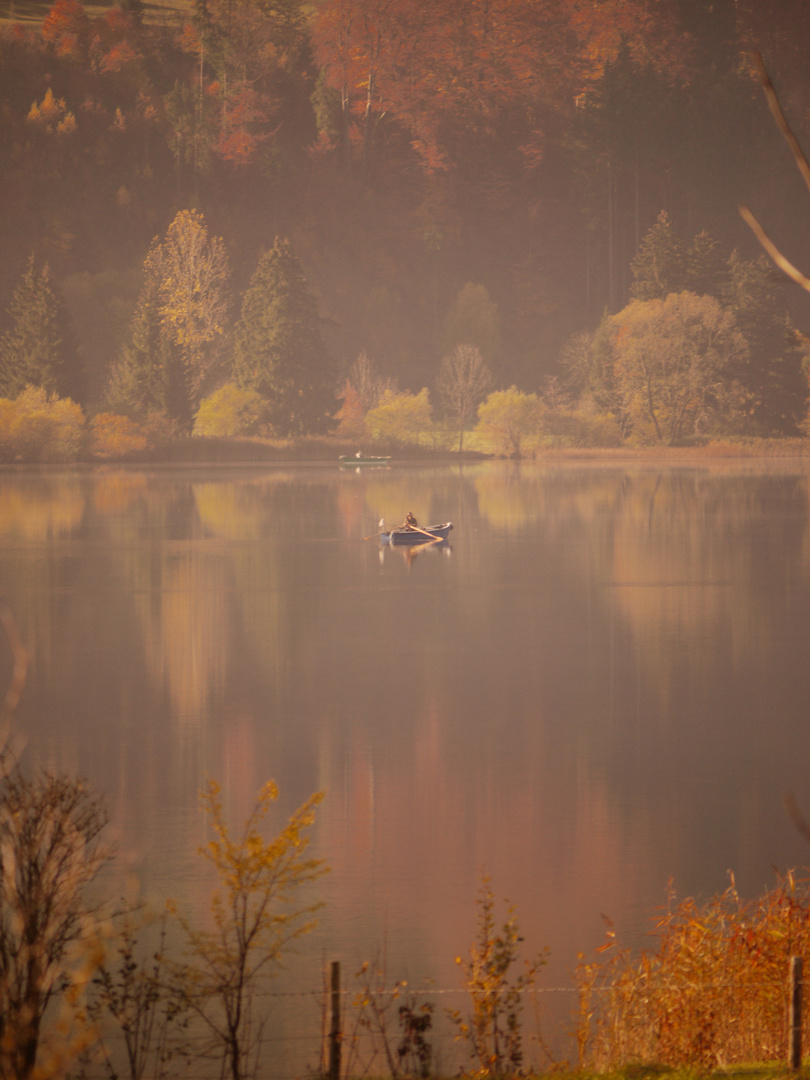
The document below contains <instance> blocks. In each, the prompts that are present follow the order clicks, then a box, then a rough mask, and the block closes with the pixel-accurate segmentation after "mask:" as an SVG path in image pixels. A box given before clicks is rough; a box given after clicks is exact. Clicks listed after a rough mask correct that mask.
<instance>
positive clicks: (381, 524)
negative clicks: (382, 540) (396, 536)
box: [363, 518, 385, 540]
mask: <svg viewBox="0 0 810 1080" xmlns="http://www.w3.org/2000/svg"><path fill="white" fill-rule="evenodd" d="M384 532H385V518H380V531H379V532H375V533H372V534H371V536H364V537H363V539H364V540H373V539H374V537H375V536H381V535H382V534H383V533H384Z"/></svg>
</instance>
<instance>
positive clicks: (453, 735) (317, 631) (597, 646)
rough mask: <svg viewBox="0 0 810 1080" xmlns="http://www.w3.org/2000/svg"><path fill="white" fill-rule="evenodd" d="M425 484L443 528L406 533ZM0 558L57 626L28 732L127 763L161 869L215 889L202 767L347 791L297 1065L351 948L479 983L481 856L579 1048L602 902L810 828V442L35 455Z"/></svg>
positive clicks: (284, 1019)
mask: <svg viewBox="0 0 810 1080" xmlns="http://www.w3.org/2000/svg"><path fill="white" fill-rule="evenodd" d="M408 510H411V511H413V513H414V514H415V515H416V517H417V518H418V520H419V521H420V523H422V524H426V523H434V522H441V521H447V520H449V521H452V522H453V523H454V526H455V528H454V530H453V532H452V533H451V536H450V543H449V546H448V547H446V548H445V547H441V546H440V547H433V548H430V549H428V550H422V551H420V552H418V553H417V554H415V555H411V556H410V557H409V556H408V555H407V553H404V552H403V551H401V550H399V549H390V548H384V547H381V546H380V544H379V541H378V540H377V538H376V537H374V536H373V534H375V533H376V532H377V531H378V528H379V525H378V522H379V520H380V519H381V518H384V519H386V520H387V521H388V522H389V523H392V524H398V523H399V522H401V521H402V519H403V518H404V515H405V513H406V512H407V511H408ZM364 537H371V538H370V539H364ZM0 594H2V596H3V597H5V599H6V601H7V603H8V605H9V607H10V609H11V611H12V613H13V615H14V618H15V620H16V623H17V626H18V628H19V631H20V634H21V636H22V638H23V640H24V641H25V643H26V644H27V645H28V646H29V647H30V650H31V655H32V662H31V667H30V671H29V676H28V684H27V686H26V689H25V692H24V695H23V698H22V700H21V703H20V706H19V708H18V710H17V715H16V723H17V727H18V729H19V730H20V731H21V733H22V735H23V737H24V739H25V744H26V745H25V755H26V760H27V761H28V763H30V764H31V765H39V766H43V767H48V768H53V769H66V770H69V771H70V772H71V773H74V774H78V775H81V776H83V777H86V778H87V779H88V780H89V781H91V782H92V783H93V784H94V785H95V786H96V787H98V788H99V789H100V790H101V791H103V792H104V794H105V796H106V798H107V800H108V803H109V807H110V812H111V818H112V824H111V835H112V836H113V837H114V840H115V843H116V846H117V850H118V858H117V862H116V867H117V873H118V874H119V875H121V876H123V874H124V873H125V872H126V873H127V874H131V875H133V876H134V877H135V878H137V880H138V881H139V883H140V893H141V895H142V896H143V897H146V898H148V899H149V900H151V901H152V902H154V903H155V904H156V905H160V904H162V903H163V901H164V900H165V899H166V898H167V897H173V898H175V899H176V900H177V902H178V905H180V906H181V908H182V909H183V910H185V911H187V912H190V913H192V914H197V915H200V914H201V913H202V912H204V910H205V909H206V906H207V902H208V896H209V891H210V884H211V882H210V878H209V877H208V875H207V871H206V869H205V866H204V864H203V861H202V859H201V858H200V856H199V854H198V851H197V849H198V848H199V846H200V845H201V844H202V843H204V842H205V839H206V832H205V822H204V819H203V817H202V816H201V813H200V809H199V804H198V793H199V791H200V789H201V787H202V785H203V783H204V782H205V779H206V777H209V776H210V777H213V778H215V779H217V780H218V781H219V782H220V783H221V784H222V788H223V797H224V802H225V807H226V811H227V814H228V816H229V819H230V820H231V821H232V823H233V824H234V826H236V825H237V824H239V823H240V822H241V821H242V820H244V818H245V816H246V815H247V813H248V812H249V811H250V808H251V806H252V804H253V797H254V795H255V792H256V791H257V790H258V788H259V787H260V786H261V785H262V784H263V783H264V782H265V781H266V780H267V779H269V778H271V777H272V778H274V779H275V780H276V781H277V783H278V785H279V788H280V798H279V801H278V816H277V817H275V818H274V819H273V826H274V828H277V827H280V824H281V823H282V822H283V820H285V818H286V815H288V814H289V813H290V812H291V811H292V810H293V809H294V808H295V807H296V806H298V805H299V804H300V803H302V802H303V801H304V799H305V798H306V797H307V796H308V795H309V794H310V793H311V792H313V791H316V790H323V791H325V792H326V797H325V800H324V802H323V804H322V806H321V807H320V809H319V813H318V819H317V823H316V826H315V829H314V833H313V852H314V854H316V855H318V856H319V857H322V858H324V859H325V860H327V862H328V863H329V865H330V867H331V873H330V874H329V875H328V876H327V877H325V878H323V879H322V880H321V881H320V882H319V883H318V885H317V886H316V887H315V892H316V894H317V898H319V899H321V900H323V902H324V908H323V911H322V912H321V915H320V919H319V926H318V928H317V930H316V931H315V932H314V933H313V934H312V935H311V936H310V937H308V938H306V939H305V940H304V941H303V942H302V944H301V945H300V946H299V954H298V955H297V956H294V957H292V958H291V959H290V961H289V964H288V969H287V971H286V972H284V973H283V974H282V975H281V976H280V977H279V980H278V982H277V984H276V986H277V990H278V993H279V995H289V996H283V997H279V998H278V999H277V1001H276V1003H275V1010H276V1011H275V1014H274V1015H275V1016H276V1020H275V1026H274V1031H275V1034H276V1036H277V1037H278V1038H279V1039H285V1040H286V1042H284V1045H283V1051H280V1050H277V1051H274V1055H273V1059H274V1061H275V1062H276V1065H275V1066H274V1067H275V1068H276V1072H273V1071H272V1070H271V1071H269V1072H268V1073H267V1075H278V1076H293V1075H298V1074H300V1073H301V1072H302V1071H303V1070H305V1069H306V1068H308V1067H315V1066H317V1063H318V1055H319V1042H318V1040H319V1033H320V1026H319V1025H320V1013H319V1005H318V1001H319V996H320V994H321V987H322V982H321V979H322V975H321V973H322V968H323V966H324V963H325V962H328V961H329V960H332V959H339V960H340V961H341V963H342V967H343V972H344V982H345V983H348V984H349V985H350V986H351V985H352V983H353V979H352V973H353V972H354V971H355V970H356V969H357V968H358V967H359V966H360V963H361V962H362V961H363V960H366V959H369V960H373V959H374V958H375V957H378V958H384V961H385V965H386V968H387V973H388V979H389V981H390V982H393V981H394V980H395V979H399V978H407V979H408V980H409V983H410V984H411V985H412V986H416V987H421V986H423V985H424V980H426V979H430V980H432V982H431V983H430V992H431V993H432V994H434V995H435V998H434V1000H435V1001H436V1002H437V1011H441V1010H442V1009H443V1008H444V1006H445V1005H447V1006H449V1007H453V1008H461V1007H462V1006H463V1004H464V1001H463V997H462V996H461V995H460V994H459V989H460V986H461V979H460V973H459V971H458V968H457V966H456V963H455V958H456V957H457V956H462V957H463V956H466V955H467V954H468V949H469V945H470V943H471V941H472V939H473V937H474V934H475V930H476V894H477V890H478V888H479V885H480V881H481V876H482V874H483V873H488V874H489V875H490V876H491V881H492V888H493V891H494V893H495V895H496V897H497V898H498V901H499V908H498V915H499V917H502V916H504V915H505V911H506V908H505V906H501V905H500V901H501V899H502V898H503V899H508V900H509V901H510V902H512V903H514V905H515V907H516V909H517V914H518V919H519V922H520V926H521V929H522V931H523V936H524V938H525V948H526V950H527V955H532V954H536V953H538V952H539V951H541V950H542V949H543V948H544V947H546V946H547V947H548V948H549V950H550V955H549V962H548V965H547V967H546V968H545V970H544V973H543V975H542V977H541V981H540V986H541V987H542V988H543V989H544V994H542V995H538V1001H539V1003H540V1010H541V1013H542V1024H543V1030H544V1034H545V1036H546V1037H547V1038H548V1040H549V1042H550V1043H551V1044H552V1045H553V1047H554V1049H555V1053H557V1054H562V1055H565V1054H566V1053H570V1052H571V1051H570V1046H568V1044H567V1043H566V1038H565V1032H566V1030H567V1029H568V1028H570V1021H569V1020H568V1017H569V1014H570V1013H571V1011H572V1009H573V1007H574V1004H575V1001H574V996H573V994H572V993H571V986H572V971H573V969H574V966H575V964H576V957H577V953H578V952H579V951H580V950H582V951H586V952H587V951H590V950H592V949H593V948H594V947H595V946H596V945H598V944H599V943H600V941H601V940H602V934H603V916H607V917H609V918H610V919H611V920H612V921H613V922H614V923H615V925H616V927H617V929H618V931H619V934H620V936H621V937H622V938H623V939H624V940H626V941H627V942H628V943H638V942H639V941H641V940H642V938H643V936H644V934H645V933H646V932H647V931H648V929H649V926H650V920H651V918H652V916H653V915H654V913H655V909H656V908H657V907H659V906H660V905H663V904H664V903H665V901H666V893H667V883H668V881H669V880H670V879H672V882H673V887H674V889H675V891H676V893H677V894H678V895H679V896H685V895H696V896H700V897H705V896H708V895H711V894H713V893H715V892H718V891H721V890H722V889H724V888H725V886H726V885H727V883H728V872H729V871H733V872H734V874H735V875H736V880H737V884H738V887H739V889H740V891H741V892H743V893H744V894H746V895H758V894H760V893H761V892H762V891H764V890H765V889H766V888H768V887H770V886H771V885H772V884H773V883H774V873H773V867H777V868H780V869H784V868H787V867H796V866H802V865H805V864H806V863H807V862H808V853H810V849H808V847H807V845H806V843H805V842H804V841H803V840H802V839H801V837H800V836H799V835H798V834H797V833H796V832H795V830H794V829H793V827H792V825H791V823H790V821H789V819H788V817H787V815H786V813H785V811H784V809H783V805H782V799H783V796H784V794H785V792H786V791H794V792H795V793H796V796H797V798H798V800H799V803H800V805H802V806H803V807H804V809H805V810H806V811H807V812H808V813H810V713H809V712H808V706H810V471H809V469H808V467H806V466H804V465H803V463H802V462H797V463H791V462H780V463H758V462H747V463H736V464H735V463H723V462H718V463H714V462H711V463H707V464H705V465H700V466H689V467H673V466H659V465H656V464H649V463H648V464H644V463H639V464H609V465H601V464H592V465H589V464H566V463H553V464H545V463H505V462H486V463H483V464H480V465H470V466H467V465H465V466H463V467H459V466H426V465H403V466H396V465H394V466H393V467H391V468H388V469H382V470H379V469H368V470H364V471H363V470H357V471H353V470H348V471H347V470H341V469H340V468H339V467H337V465H335V466H332V465H297V466H286V465H285V466H279V467H266V468H265V467H244V468H230V467H223V468H211V469H205V468H188V469H182V470H180V469H172V468H162V469H151V470H143V471H141V470H137V469H116V468H109V469H94V470H84V471H83V470H71V469H65V470H51V471H44V470H35V469H31V470H6V471H4V472H2V473H0ZM0 645H1V647H0V676H2V678H3V683H2V687H3V692H5V687H6V686H7V685H8V679H9V673H10V656H9V650H8V648H7V646H6V644H5V642H2V643H0ZM293 995H300V997H295V996H293ZM436 1043H437V1050H438V1052H439V1053H440V1055H441V1056H440V1060H441V1061H442V1062H443V1063H444V1064H445V1066H446V1067H448V1068H449V1067H451V1066H452V1063H453V1061H454V1060H455V1058H454V1055H455V1054H456V1053H457V1050H456V1049H454V1044H453V1041H452V1038H451V1033H450V1032H449V1031H443V1032H442V1033H441V1034H437V1037H436Z"/></svg>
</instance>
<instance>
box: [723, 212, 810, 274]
mask: <svg viewBox="0 0 810 1080" xmlns="http://www.w3.org/2000/svg"><path fill="white" fill-rule="evenodd" d="M740 213H741V214H742V217H743V221H745V222H746V223H747V224H748V225H749V226H750V227H751V231H752V232H753V234H754V236H756V238H757V240H759V242H760V244H761V245H762V246H763V248H764V249H765V250H766V251H767V252H768V254H769V255H770V257H771V258H772V259H773V261H774V263H776V265H777V266H778V267H779V269H780V270H782V271H783V272H784V273H785V274H787V276H788V277H789V278H790V279H791V280H792V281H795V282H796V284H797V285H801V287H802V288H803V289H806V290H807V292H810V278H807V277H805V276H804V274H803V273H802V272H801V270H798V269H797V268H796V267H795V266H794V265H793V263H792V262H790V260H789V259H786V258H785V256H784V255H783V254H782V252H781V251H780V250H779V248H778V247H777V246H776V244H774V242H773V240H771V238H770V237H769V236H768V234H767V233H766V232H765V230H764V229H763V228H762V226H761V225H760V223H759V222H758V221H757V219H756V218H755V217H754V215H753V214H752V213H751V211H750V209H749V208H748V207H747V206H741V207H740Z"/></svg>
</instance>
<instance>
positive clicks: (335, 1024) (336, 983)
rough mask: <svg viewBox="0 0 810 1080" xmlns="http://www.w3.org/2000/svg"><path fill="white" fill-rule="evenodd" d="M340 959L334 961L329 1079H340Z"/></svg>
mask: <svg viewBox="0 0 810 1080" xmlns="http://www.w3.org/2000/svg"><path fill="white" fill-rule="evenodd" d="M340 1035H341V1032H340V961H339V960H333V961H332V1023H331V1025H330V1027H329V1080H340Z"/></svg>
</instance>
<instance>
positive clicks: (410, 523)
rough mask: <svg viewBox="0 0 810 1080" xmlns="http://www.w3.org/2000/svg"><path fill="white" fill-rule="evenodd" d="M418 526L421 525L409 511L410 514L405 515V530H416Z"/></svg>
mask: <svg viewBox="0 0 810 1080" xmlns="http://www.w3.org/2000/svg"><path fill="white" fill-rule="evenodd" d="M418 525H419V522H418V521H417V520H416V518H415V517H414V516H413V514H412V513H411V512H410V510H409V511H408V513H407V514H406V515H405V524H404V526H403V528H405V529H415V528H417V527H418Z"/></svg>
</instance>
